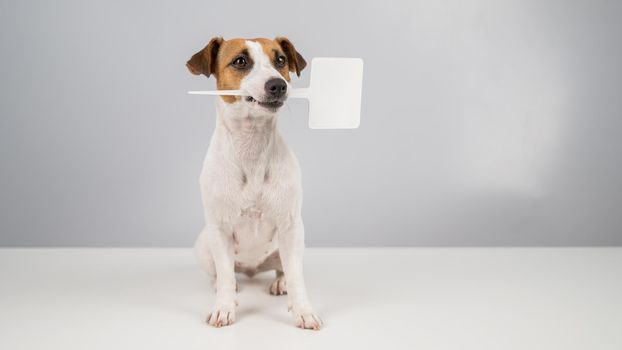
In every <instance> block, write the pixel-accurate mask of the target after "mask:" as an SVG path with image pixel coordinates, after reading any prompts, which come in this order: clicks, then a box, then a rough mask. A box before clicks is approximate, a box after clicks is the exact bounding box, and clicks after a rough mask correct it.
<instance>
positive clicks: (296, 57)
mask: <svg viewBox="0 0 622 350" xmlns="http://www.w3.org/2000/svg"><path fill="white" fill-rule="evenodd" d="M274 42H276V43H277V44H278V45H279V46H280V47H281V49H282V50H283V53H285V56H287V63H288V65H289V70H290V71H291V72H296V75H297V76H300V72H301V71H302V70H303V69H305V67H306V66H307V61H305V59H304V57H302V55H301V54H299V53H298V51H296V48H295V47H294V44H292V42H291V41H289V39H287V38H286V37H284V36H280V37H277V38H275V39H274Z"/></svg>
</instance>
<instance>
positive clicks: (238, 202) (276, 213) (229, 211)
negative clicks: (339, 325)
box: [195, 41, 322, 329]
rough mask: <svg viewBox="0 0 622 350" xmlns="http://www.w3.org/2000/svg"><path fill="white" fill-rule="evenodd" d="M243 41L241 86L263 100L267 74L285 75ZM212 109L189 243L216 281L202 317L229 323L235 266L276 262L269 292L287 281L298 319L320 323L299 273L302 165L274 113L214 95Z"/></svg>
mask: <svg viewBox="0 0 622 350" xmlns="http://www.w3.org/2000/svg"><path fill="white" fill-rule="evenodd" d="M246 45H247V47H248V49H249V54H250V56H251V58H252V59H253V61H254V65H253V68H252V70H251V71H250V72H249V73H248V75H247V76H246V77H245V78H244V79H243V80H242V82H241V86H240V89H242V90H245V91H248V92H249V93H250V94H251V96H253V97H254V98H255V99H256V100H259V101H262V100H264V99H263V94H264V85H265V83H266V81H267V80H268V79H270V78H275V77H278V78H283V77H282V76H281V74H280V73H279V72H278V71H277V70H276V69H274V67H273V66H272V65H271V63H270V59H269V58H268V57H267V56H266V54H265V53H264V52H263V51H262V48H261V45H260V44H259V43H257V42H253V41H246ZM288 90H289V86H288ZM217 114H218V115H217V122H216V128H215V131H214V134H213V137H212V140H211V143H210V146H209V149H208V151H207V156H206V158H205V162H204V166H203V170H202V172H201V176H200V184H201V194H202V199H203V205H204V209H205V221H206V226H205V228H204V229H203V231H202V232H201V234H200V235H199V237H198V239H197V242H196V245H195V250H196V253H197V256H198V258H199V259H200V261H201V263H202V265H203V266H204V267H205V268H206V269H207V272H208V273H209V275H211V276H212V277H214V278H215V282H216V305H215V306H214V309H213V311H212V312H211V313H210V315H209V316H208V319H207V322H208V323H209V324H210V325H214V326H225V325H229V324H231V323H233V322H234V320H235V306H236V304H237V302H236V289H237V284H236V279H235V271H239V272H245V273H247V274H248V275H253V274H254V273H255V272H260V271H264V270H271V269H275V270H277V279H276V280H275V282H274V283H273V284H272V286H271V288H270V291H271V292H272V293H273V294H282V293H284V292H285V287H286V288H287V295H288V299H289V300H288V301H289V304H288V306H289V309H290V311H291V313H292V315H293V318H294V322H295V323H296V325H297V326H299V327H302V328H308V329H318V328H319V327H320V325H321V322H322V321H321V320H320V318H319V317H318V316H317V315H316V313H315V312H314V311H313V309H312V307H311V304H310V302H309V299H308V297H307V291H306V287H305V282H304V280H303V271H302V257H303V249H304V227H303V222H302V217H301V205H302V187H301V181H300V167H299V165H298V161H297V159H296V157H295V156H294V154H293V153H292V152H291V150H290V149H289V148H288V147H287V145H286V144H285V142H284V141H283V139H282V138H281V136H280V135H279V133H278V131H277V129H276V117H277V115H276V112H275V111H271V110H268V109H265V108H263V107H261V106H259V105H258V103H257V102H256V101H253V102H250V101H247V100H246V99H243V98H242V99H240V100H239V101H236V102H234V103H225V102H224V101H222V100H221V99H218V102H217ZM283 278H284V279H283Z"/></svg>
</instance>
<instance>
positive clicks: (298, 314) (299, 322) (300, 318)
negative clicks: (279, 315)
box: [290, 307, 324, 331]
mask: <svg viewBox="0 0 622 350" xmlns="http://www.w3.org/2000/svg"><path fill="white" fill-rule="evenodd" d="M290 311H291V313H292V316H293V317H294V324H295V325H296V327H298V328H302V329H312V330H314V331H317V330H319V329H320V328H321V327H322V325H323V324H324V322H322V319H321V318H320V316H318V315H317V314H316V313H315V312H313V310H311V309H296V308H295V307H294V308H292V309H291V310H290Z"/></svg>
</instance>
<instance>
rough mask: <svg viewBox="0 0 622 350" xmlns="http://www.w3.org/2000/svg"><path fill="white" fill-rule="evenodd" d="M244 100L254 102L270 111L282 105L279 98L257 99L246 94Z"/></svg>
mask: <svg viewBox="0 0 622 350" xmlns="http://www.w3.org/2000/svg"><path fill="white" fill-rule="evenodd" d="M246 101H247V102H250V103H256V104H258V105H259V106H261V107H263V108H265V109H268V110H271V111H276V110H277V109H279V108H280V107H281V106H283V101H281V100H274V101H258V100H256V99H255V98H254V97H253V96H246Z"/></svg>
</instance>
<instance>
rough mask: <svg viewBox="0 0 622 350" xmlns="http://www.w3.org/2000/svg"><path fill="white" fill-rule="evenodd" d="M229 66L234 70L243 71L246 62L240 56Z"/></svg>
mask: <svg viewBox="0 0 622 350" xmlns="http://www.w3.org/2000/svg"><path fill="white" fill-rule="evenodd" d="M231 64H232V65H233V66H234V67H235V68H240V69H244V68H246V67H247V66H248V61H246V58H244V57H242V56H240V57H237V58H236V59H234V60H233V62H231Z"/></svg>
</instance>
